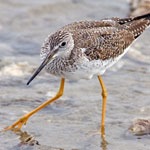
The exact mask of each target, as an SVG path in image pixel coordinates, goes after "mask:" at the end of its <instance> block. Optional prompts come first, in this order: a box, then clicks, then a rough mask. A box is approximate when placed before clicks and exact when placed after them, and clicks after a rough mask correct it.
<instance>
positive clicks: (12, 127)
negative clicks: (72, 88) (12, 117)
mask: <svg viewBox="0 0 150 150" xmlns="http://www.w3.org/2000/svg"><path fill="white" fill-rule="evenodd" d="M64 84H65V79H64V78H62V79H61V84H60V88H59V91H58V93H57V94H56V96H55V97H53V98H52V99H50V100H48V101H46V102H45V103H43V104H42V105H40V106H39V107H37V108H36V109H34V110H33V111H31V112H30V113H28V114H25V115H24V116H23V117H21V118H20V119H19V120H18V121H17V122H15V123H14V124H13V125H11V126H9V127H6V128H5V130H10V129H20V128H21V127H22V126H23V125H24V124H26V123H27V120H28V119H29V117H30V116H32V115H33V114H34V113H36V112H37V111H39V110H41V109H42V108H44V107H45V106H47V105H48V104H50V103H51V102H53V101H55V100H57V99H58V98H59V97H61V96H62V95H63V92H64ZM16 126H18V127H16Z"/></svg>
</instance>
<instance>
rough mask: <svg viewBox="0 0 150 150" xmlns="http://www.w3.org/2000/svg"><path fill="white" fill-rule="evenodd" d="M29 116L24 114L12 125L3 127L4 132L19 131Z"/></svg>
mask: <svg viewBox="0 0 150 150" xmlns="http://www.w3.org/2000/svg"><path fill="white" fill-rule="evenodd" d="M28 118H29V116H28V115H27V114H26V115H24V116H23V117H21V118H20V119H19V120H18V121H16V122H15V123H14V124H13V125H11V126H8V127H5V128H4V130H5V131H7V130H19V129H20V128H21V127H22V126H23V125H25V124H26V123H27V120H28Z"/></svg>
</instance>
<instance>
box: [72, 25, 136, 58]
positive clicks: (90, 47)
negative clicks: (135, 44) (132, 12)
mask: <svg viewBox="0 0 150 150" xmlns="http://www.w3.org/2000/svg"><path fill="white" fill-rule="evenodd" d="M74 39H75V45H76V47H77V48H85V49H86V50H85V52H84V53H85V55H86V56H87V58H88V59H89V60H98V59H101V60H106V59H109V58H115V57H117V56H119V55H120V54H122V53H123V52H124V49H125V48H127V47H128V46H129V45H130V44H131V43H132V41H133V40H134V37H133V34H132V33H131V32H129V31H127V30H124V29H118V28H115V27H103V28H99V29H89V30H86V31H85V30H84V31H83V30H82V31H81V32H76V33H75V34H74Z"/></svg>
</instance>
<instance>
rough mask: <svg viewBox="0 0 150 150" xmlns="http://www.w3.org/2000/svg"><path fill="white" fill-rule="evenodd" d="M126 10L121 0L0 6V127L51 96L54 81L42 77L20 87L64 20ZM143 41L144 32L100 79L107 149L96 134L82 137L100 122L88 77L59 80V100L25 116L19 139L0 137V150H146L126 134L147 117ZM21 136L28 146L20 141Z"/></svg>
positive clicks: (94, 84)
mask: <svg viewBox="0 0 150 150" xmlns="http://www.w3.org/2000/svg"><path fill="white" fill-rule="evenodd" d="M128 10H129V6H128V3H127V2H126V1H124V0H114V1H109V0H106V1H105V2H103V1H99V0H94V1H90V0H81V1H79V0H72V1H69V0H61V2H60V1H59V0H51V1H49V0H43V1H42V0H40V1H38V2H37V1H36V0H32V2H31V1H28V0H27V1H25V0H22V1H19V0H13V1H10V0H0V18H1V19H0V128H1V129H2V128H3V127H5V126H8V125H11V124H12V123H13V122H14V121H16V120H17V119H19V118H20V117H21V116H22V115H23V114H25V113H27V112H29V111H31V110H33V109H34V108H35V107H37V106H39V105H40V104H41V103H43V102H44V101H46V100H47V99H49V98H51V97H52V96H54V95H55V93H56V92H57V90H58V87H59V83H60V79H58V78H56V77H53V76H51V75H49V74H46V73H45V72H44V71H43V72H41V74H40V75H39V76H38V77H37V78H36V79H35V80H34V81H33V82H32V83H31V85H30V86H26V82H27V81H28V79H29V78H30V76H31V75H32V73H33V72H34V70H35V69H36V68H37V67H38V66H39V64H40V58H39V53H40V48H41V45H42V43H43V41H44V39H45V38H46V37H47V35H48V34H50V33H52V32H54V31H56V30H57V29H58V28H60V27H62V26H64V25H66V24H68V23H71V22H72V21H79V20H99V19H101V18H105V17H112V16H118V17H125V16H127V14H128ZM149 37H150V29H148V30H146V31H145V32H144V34H143V35H142V36H141V37H140V38H139V39H138V40H137V41H136V42H135V43H134V44H133V45H132V47H131V49H130V51H129V52H128V53H127V55H126V56H125V57H123V59H121V60H120V61H119V62H118V63H117V64H116V65H115V66H113V67H112V68H111V69H109V70H108V71H107V72H106V73H105V74H104V75H103V80H104V82H105V85H106V87H107V90H108V101H107V108H106V120H105V124H106V125H105V134H106V141H107V142H108V143H105V142H103V140H102V139H101V137H100V135H97V136H88V135H89V134H87V132H88V131H89V130H96V129H98V128H99V126H100V120H101V105H102V100H101V99H102V98H101V89H100V85H99V82H98V79H97V77H94V78H93V79H92V80H89V81H86V80H80V81H68V80H67V82H66V85H65V92H64V96H63V97H62V98H60V100H58V101H56V102H54V103H52V104H51V105H49V106H47V107H46V108H44V109H43V110H41V111H39V112H38V113H36V114H35V115H34V116H32V117H31V118H30V119H29V120H28V122H27V125H26V126H24V127H23V128H22V132H21V131H20V132H19V133H14V132H12V131H8V132H3V131H1V132H0V149H1V150H23V149H29V150H30V149H31V150H33V149H40V150H51V149H52V150H100V149H102V150H120V149H121V150H127V149H128V150H132V149H136V150H141V149H144V150H148V149H149V147H150V142H149V139H150V137H149V135H146V136H142V137H141V136H140V137H138V136H133V135H132V134H130V133H129V131H128V128H129V127H130V125H131V124H132V122H133V121H134V120H135V119H137V118H149V114H150V101H149V100H150V77H149V76H150V42H149ZM24 132H27V133H24ZM24 134H25V135H26V134H28V135H29V136H30V137H31V141H32V142H33V143H31V144H29V143H28V142H27V143H25V141H24V142H21V140H20V139H19V138H20V136H21V138H24V137H23V136H24ZM25 138H26V137H25ZM32 138H33V139H32ZM34 138H35V139H34ZM27 141H28V140H27ZM37 141H38V142H37ZM33 145H34V146H33Z"/></svg>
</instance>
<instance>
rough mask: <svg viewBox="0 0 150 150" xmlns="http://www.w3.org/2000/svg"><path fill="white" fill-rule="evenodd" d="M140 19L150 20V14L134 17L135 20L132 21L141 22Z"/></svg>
mask: <svg viewBox="0 0 150 150" xmlns="http://www.w3.org/2000/svg"><path fill="white" fill-rule="evenodd" d="M140 19H146V20H150V13H148V14H144V15H141V16H137V17H134V18H133V19H132V21H133V20H140Z"/></svg>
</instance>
